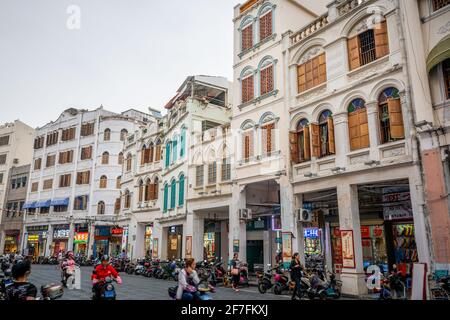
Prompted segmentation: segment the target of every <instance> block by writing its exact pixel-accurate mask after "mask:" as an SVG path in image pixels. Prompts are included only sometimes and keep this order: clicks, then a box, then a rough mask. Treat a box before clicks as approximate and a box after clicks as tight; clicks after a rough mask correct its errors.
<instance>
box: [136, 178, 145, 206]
mask: <svg viewBox="0 0 450 320" xmlns="http://www.w3.org/2000/svg"><path fill="white" fill-rule="evenodd" d="M143 200H144V182H143V181H142V180H141V181H139V186H138V202H142V201H143ZM146 200H147V199H146Z"/></svg>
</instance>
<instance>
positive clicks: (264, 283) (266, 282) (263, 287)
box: [258, 264, 277, 294]
mask: <svg viewBox="0 0 450 320" xmlns="http://www.w3.org/2000/svg"><path fill="white" fill-rule="evenodd" d="M267 268H268V270H267V271H266V272H264V273H261V274H259V275H258V291H259V292H260V293H262V294H264V293H266V292H267V290H270V289H272V287H273V285H274V284H273V282H272V279H273V271H274V270H276V269H277V268H276V267H275V268H272V265H271V264H268V265H267Z"/></svg>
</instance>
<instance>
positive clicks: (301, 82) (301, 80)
mask: <svg viewBox="0 0 450 320" xmlns="http://www.w3.org/2000/svg"><path fill="white" fill-rule="evenodd" d="M297 79H298V80H297V86H298V93H301V92H303V91H306V64H305V63H304V64H302V65H299V66H298V67H297Z"/></svg>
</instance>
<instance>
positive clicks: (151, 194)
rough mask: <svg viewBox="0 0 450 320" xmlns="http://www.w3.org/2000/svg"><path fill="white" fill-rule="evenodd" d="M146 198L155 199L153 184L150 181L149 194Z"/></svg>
mask: <svg viewBox="0 0 450 320" xmlns="http://www.w3.org/2000/svg"><path fill="white" fill-rule="evenodd" d="M147 199H148V200H155V185H154V184H153V183H150V188H149V194H148V196H147Z"/></svg>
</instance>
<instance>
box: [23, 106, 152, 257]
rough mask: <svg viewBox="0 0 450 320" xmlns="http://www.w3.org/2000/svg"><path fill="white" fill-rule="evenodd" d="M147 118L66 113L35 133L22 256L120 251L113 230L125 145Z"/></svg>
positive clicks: (127, 114)
mask: <svg viewBox="0 0 450 320" xmlns="http://www.w3.org/2000/svg"><path fill="white" fill-rule="evenodd" d="M151 118H152V116H151V115H149V114H145V113H142V112H139V111H136V110H128V111H125V112H123V113H121V114H117V113H114V112H109V111H106V110H104V109H103V107H100V108H98V109H96V110H93V111H88V110H79V109H67V110H66V111H64V112H63V113H62V114H61V115H60V117H59V118H58V119H57V120H55V121H53V122H50V123H48V124H46V125H45V126H43V127H41V128H39V129H38V130H37V135H36V136H37V138H36V139H35V142H34V154H33V163H32V166H31V167H32V168H31V174H30V183H29V186H28V195H27V203H26V204H25V206H24V208H25V209H27V214H26V217H25V226H24V230H23V237H24V238H23V241H22V245H23V250H24V252H25V253H27V254H29V255H33V256H35V257H39V256H49V255H52V254H55V253H56V252H58V251H59V250H64V251H68V250H74V251H75V252H83V253H85V254H89V255H90V254H97V253H99V252H104V253H108V252H116V251H118V250H120V249H121V248H122V243H121V238H122V233H123V230H121V229H120V228H112V227H114V226H116V224H117V214H118V213H119V210H120V205H118V203H120V179H121V175H122V163H123V162H124V155H123V152H122V150H123V145H124V141H125V139H126V137H127V135H128V133H129V132H134V131H135V130H137V129H138V128H140V127H142V126H144V125H145V124H146V123H147V122H148V121H149V120H150V119H151ZM114 231H115V232H114Z"/></svg>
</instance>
